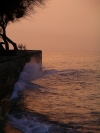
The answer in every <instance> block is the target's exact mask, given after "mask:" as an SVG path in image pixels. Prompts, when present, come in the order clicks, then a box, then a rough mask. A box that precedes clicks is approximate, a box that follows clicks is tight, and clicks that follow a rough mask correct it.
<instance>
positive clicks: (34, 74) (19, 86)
mask: <svg viewBox="0 0 100 133" xmlns="http://www.w3.org/2000/svg"><path fill="white" fill-rule="evenodd" d="M54 73H56V70H54V69H51V70H44V69H43V67H42V65H41V64H38V63H35V62H29V63H26V64H25V66H24V68H23V71H22V72H21V73H20V76H19V79H18V81H17V82H16V83H15V85H14V89H13V93H12V95H11V98H10V99H11V100H12V99H16V98H18V93H19V92H20V91H22V90H24V89H25V88H30V87H31V88H32V87H33V85H32V84H31V82H32V81H33V80H36V79H37V78H41V77H44V76H48V75H50V74H54Z"/></svg>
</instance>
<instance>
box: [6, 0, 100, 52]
mask: <svg viewBox="0 0 100 133" xmlns="http://www.w3.org/2000/svg"><path fill="white" fill-rule="evenodd" d="M7 35H8V37H10V38H11V39H12V40H13V41H15V42H16V43H17V44H19V43H22V44H25V45H26V47H27V49H34V50H37V49H41V50H43V51H45V52H49V51H52V52H56V51H57V52H66V51H100V0H48V1H47V3H46V5H45V7H44V8H42V9H41V8H38V9H36V13H35V14H33V15H31V17H28V18H27V19H21V20H20V21H18V22H15V23H13V24H12V23H11V24H9V25H8V27H7Z"/></svg>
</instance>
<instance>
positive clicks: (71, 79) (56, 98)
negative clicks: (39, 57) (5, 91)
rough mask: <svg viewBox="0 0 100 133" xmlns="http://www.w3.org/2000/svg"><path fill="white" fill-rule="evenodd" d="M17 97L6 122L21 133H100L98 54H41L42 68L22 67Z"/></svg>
mask: <svg viewBox="0 0 100 133" xmlns="http://www.w3.org/2000/svg"><path fill="white" fill-rule="evenodd" d="M20 90H21V91H20ZM16 97H17V98H18V100H17V103H16V106H14V109H13V110H12V112H11V113H10V115H9V118H10V120H11V124H12V125H13V126H14V127H16V128H18V129H20V130H21V131H22V132H23V133H100V52H81V53H79V52H69V53H67V52H66V53H47V54H46V53H43V61H42V67H41V65H40V64H36V63H34V62H30V63H28V64H26V66H25V67H24V69H23V72H22V73H21V74H20V78H19V80H18V82H17V83H16V84H15V87H14V92H13V94H12V97H11V99H14V98H16Z"/></svg>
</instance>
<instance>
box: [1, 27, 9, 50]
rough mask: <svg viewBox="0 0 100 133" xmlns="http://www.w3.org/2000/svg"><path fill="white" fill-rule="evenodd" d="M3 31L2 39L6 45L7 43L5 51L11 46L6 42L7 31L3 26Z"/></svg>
mask: <svg viewBox="0 0 100 133" xmlns="http://www.w3.org/2000/svg"><path fill="white" fill-rule="evenodd" d="M2 29H3V34H2V39H3V41H4V43H5V49H6V50H9V44H8V42H7V40H6V30H5V27H4V26H2Z"/></svg>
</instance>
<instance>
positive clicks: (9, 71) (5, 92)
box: [0, 50, 42, 119]
mask: <svg viewBox="0 0 100 133" xmlns="http://www.w3.org/2000/svg"><path fill="white" fill-rule="evenodd" d="M1 53H3V52H1ZM10 53H11V54H10ZM8 55H9V56H8ZM31 57H34V58H35V60H36V61H37V62H40V63H42V51H41V50H18V51H15V55H14V50H12V51H10V50H9V51H8V52H7V53H6V55H5V53H4V54H3V55H2V56H0V119H2V118H3V117H4V116H5V115H6V114H7V113H9V111H10V110H11V108H12V106H11V101H10V96H11V94H12V91H13V87H14V84H15V82H16V81H17V80H18V77H19V74H20V72H21V71H22V69H23V67H24V65H25V63H27V62H29V61H30V60H31Z"/></svg>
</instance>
